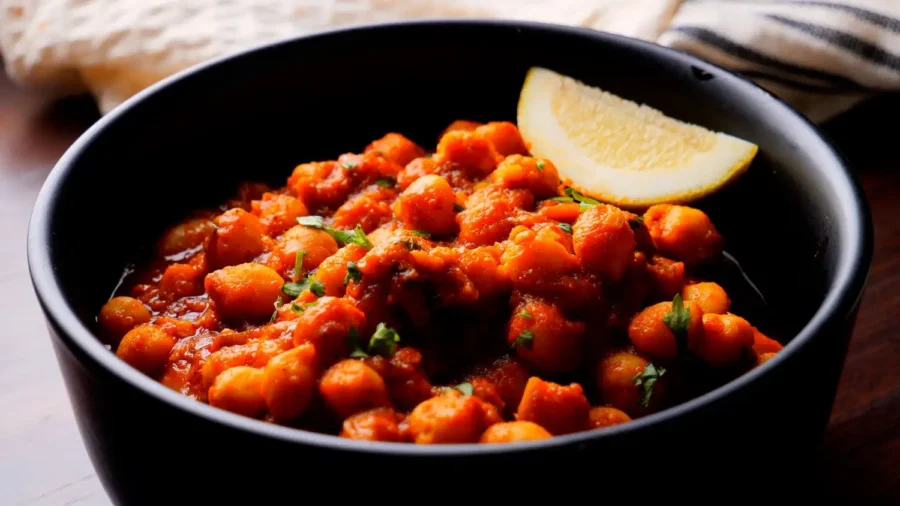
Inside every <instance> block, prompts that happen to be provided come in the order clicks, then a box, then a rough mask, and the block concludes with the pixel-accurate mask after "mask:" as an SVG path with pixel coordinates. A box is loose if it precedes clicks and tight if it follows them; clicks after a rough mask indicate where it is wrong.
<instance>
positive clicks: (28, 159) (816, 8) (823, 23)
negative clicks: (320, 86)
mask: <svg viewBox="0 0 900 506" xmlns="http://www.w3.org/2000/svg"><path fill="white" fill-rule="evenodd" d="M447 17H451V18H495V19H496V18H502V19H515V20H524V21H541V22H551V23H560V24H566V25H571V26H579V27H583V28H587V29H595V30H604V31H611V32H614V33H619V34H622V35H627V36H631V37H637V38H641V39H644V40H648V41H652V42H656V43H659V44H662V45H665V46H669V47H672V48H675V49H677V50H681V51H687V52H691V53H693V54H696V55H698V56H700V57H702V58H705V59H707V60H709V61H712V62H714V63H718V64H721V65H723V66H726V67H728V68H730V69H732V70H734V71H737V72H739V73H741V74H743V75H745V76H746V77H748V78H750V79H753V80H754V81H756V82H757V83H758V84H760V85H761V86H763V87H764V88H766V89H767V90H769V91H770V92H772V93H774V94H776V95H778V96H780V97H781V98H783V99H785V100H786V101H788V102H789V103H791V104H792V105H793V106H795V107H797V108H798V110H800V111H801V112H802V113H803V114H805V115H807V117H809V118H810V119H811V120H813V121H815V122H817V123H819V124H820V125H821V126H822V128H823V129H824V130H825V132H826V133H827V134H828V135H829V136H830V137H831V138H832V139H833V141H834V142H835V143H836V145H837V146H838V148H839V149H840V150H841V151H842V152H843V153H844V154H845V156H846V157H847V159H848V161H849V163H850V165H851V167H852V168H853V170H854V172H855V174H856V176H857V177H858V178H859V180H860V181H861V183H862V185H863V187H864V189H865V192H866V195H867V197H868V199H869V202H870V204H871V206H872V212H873V217H874V222H875V227H876V239H875V261H874V264H873V268H872V271H871V276H870V281H869V288H868V291H867V293H866V296H865V299H864V301H863V305H862V309H861V312H860V315H859V321H858V325H857V328H856V333H855V335H854V340H853V342H852V343H851V350H850V354H849V356H848V358H847V362H846V366H845V372H844V376H843V380H842V383H841V387H840V390H839V393H838V398H837V402H836V404H835V408H834V412H833V416H832V423H831V426H830V428H829V430H828V433H827V434H826V437H825V440H824V441H823V443H822V445H821V448H820V453H821V455H820V459H819V462H820V465H821V469H820V470H819V471H820V472H821V473H822V476H823V480H822V486H823V487H828V488H829V490H831V489H833V493H834V494H835V497H838V496H842V495H847V496H852V497H855V498H856V499H857V500H859V501H866V500H871V501H872V502H874V501H878V502H881V501H885V500H886V501H885V502H886V503H891V504H900V480H897V479H896V478H897V476H900V367H898V365H900V330H898V329H897V325H896V324H897V317H896V308H897V307H898V306H900V221H898V220H897V216H900V162H898V158H897V156H896V155H895V150H894V147H895V145H896V142H897V133H896V132H897V127H896V125H897V118H898V117H900V97H898V94H897V90H900V1H898V0H833V1H824V0H823V1H810V0H552V1H551V0H493V1H491V2H480V1H475V0H405V1H404V0H295V1H274V0H272V1H265V0H247V1H239V0H182V1H169V0H0V55H2V62H3V66H4V69H5V72H4V73H3V74H2V75H0V218H2V219H0V319H2V321H4V323H5V325H4V333H3V337H2V339H0V412H2V413H3V416H2V417H0V490H2V499H0V503H2V504H11V505H30V506H34V505H41V506H44V505H59V506H61V505H95V504H97V505H106V504H109V500H108V499H107V498H106V496H105V494H104V492H103V491H102V488H101V486H100V483H99V481H98V480H97V478H96V476H95V475H94V472H93V469H92V467H91V465H90V462H89V460H88V458H87V455H86V453H85V450H84V447H83V446H82V443H81V439H80V437H79V435H78V433H77V429H76V427H75V424H74V420H73V415H72V412H71V410H70V408H69V404H68V399H67V397H66V394H65V390H64V388H63V385H62V380H61V378H60V376H59V372H58V370H57V367H56V363H55V360H54V358H53V356H52V351H51V347H50V342H49V339H48V337H47V335H46V331H45V329H44V324H43V319H42V317H41V314H40V309H39V307H38V304H37V301H36V299H35V297H34V295H33V291H32V289H31V285H30V281H29V278H28V271H27V266H26V260H25V236H26V229H27V224H28V218H29V213H30V211H31V206H32V204H33V202H34V199H35V197H36V195H37V192H38V191H39V190H40V187H41V185H42V183H43V181H44V179H45V178H46V176H47V174H48V173H49V171H50V170H51V168H52V167H53V165H54V163H55V162H56V161H57V160H58V158H59V157H60V156H61V154H62V153H63V152H64V151H65V150H66V149H67V148H68V146H69V145H70V144H71V143H72V142H73V141H74V140H75V139H76V138H77V137H78V136H79V135H80V134H81V133H82V132H84V131H85V130H86V129H87V128H88V127H89V126H90V125H91V124H92V123H93V122H94V121H96V120H97V119H98V118H99V117H100V116H101V115H103V114H106V113H108V112H109V111H111V110H113V109H114V108H115V107H117V106H118V105H119V104H121V103H122V102H123V101H125V100H127V99H128V98H129V97H131V96H133V95H134V94H135V93H137V92H139V91H140V90H142V89H144V88H145V87H147V86H149V85H151V84H152V83H154V82H156V81H158V80H160V79H163V78H165V77H167V76H169V75H171V74H173V73H175V72H178V71H179V70H182V69H185V68H188V67H190V66H192V65H195V64H198V63H201V62H203V61H208V60H209V59H212V58H216V57H219V56H223V55H226V54H229V53H232V52H234V51H239V50H241V49H244V48H248V47H252V46H254V45H257V44H262V43H266V42H271V41H275V40H279V39H283V38H287V37H292V36H297V35H303V34H307V33H313V32H316V31H319V30H324V29H331V28H336V27H341V26H349V25H355V24H361V23H370V22H386V21H394V20H402V19H412V18H447ZM585 57H586V58H596V60H597V65H601V66H602V64H603V62H602V55H596V56H593V55H585ZM648 78H651V77H650V76H648ZM173 114H177V112H173ZM123 170H128V168H127V167H123ZM810 381H815V372H814V371H811V372H810ZM796 388H798V391H800V392H802V386H797V387H796ZM773 420H777V413H773Z"/></svg>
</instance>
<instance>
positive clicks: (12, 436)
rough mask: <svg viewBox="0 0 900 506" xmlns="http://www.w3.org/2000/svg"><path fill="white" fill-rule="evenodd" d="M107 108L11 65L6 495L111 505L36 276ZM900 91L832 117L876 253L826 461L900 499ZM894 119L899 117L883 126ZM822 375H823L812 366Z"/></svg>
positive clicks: (1, 455)
mask: <svg viewBox="0 0 900 506" xmlns="http://www.w3.org/2000/svg"><path fill="white" fill-rule="evenodd" d="M96 118H97V112H96V108H95V107H94V105H93V103H92V102H91V101H90V99H87V98H78V99H66V100H63V101H53V100H50V99H49V98H47V97H45V96H42V95H39V94H37V93H34V92H26V91H23V90H20V89H18V88H16V87H14V86H13V85H12V84H11V83H10V82H9V81H8V80H6V78H4V77H0V218H2V219H0V321H2V322H3V334H2V338H0V413H2V416H0V497H2V498H0V503H3V504H10V505H16V506H19V505H21V506H25V505H28V506H64V505H66V506H68V505H107V504H109V499H107V497H106V495H105V493H104V492H103V489H102V487H101V485H100V482H99V481H98V479H97V477H96V475H95V474H94V471H93V469H92V467H91V464H90V461H89V460H88V457H87V454H86V452H85V450H84V446H83V445H82V442H81V438H80V436H79V434H78V430H77V429H76V427H75V423H74V418H73V415H72V411H71V408H70V405H69V401H68V398H67V397H66V393H65V390H64V388H63V384H62V380H61V377H60V374H59V372H58V370H57V366H56V361H55V359H54V357H53V352H52V350H51V347H50V341H49V337H48V336H47V333H46V331H45V327H44V322H43V318H42V316H41V313H40V309H39V307H38V303H37V300H36V298H35V296H34V292H33V290H32V288H31V284H30V281H29V278H28V270H27V266H26V262H25V235H26V228H27V224H28V219H29V214H30V212H31V207H32V203H33V202H34V199H35V197H36V195H37V193H38V190H39V189H40V187H41V184H42V183H43V181H44V178H45V177H46V176H47V173H48V172H49V171H50V169H51V167H52V166H53V164H54V163H55V162H56V160H57V159H58V158H59V156H60V155H61V154H62V153H63V151H65V149H66V148H67V147H68V146H69V145H70V144H71V142H72V141H73V140H74V139H75V138H76V137H77V136H78V135H79V134H80V133H81V132H83V131H84V129H85V128H87V127H88V126H89V125H90V124H91V123H92V122H93V121H94V120H95V119H96ZM897 118H900V96H893V97H882V98H878V99H876V100H874V101H871V102H869V103H867V104H864V105H862V106H860V107H859V108H857V109H855V110H854V111H851V112H850V113H848V114H846V115H844V116H842V117H840V118H838V119H837V120H834V121H832V122H830V123H829V124H828V125H826V131H827V132H828V133H829V134H830V135H831V136H832V138H833V139H834V140H835V142H836V143H837V144H838V146H839V147H840V148H841V149H842V150H843V151H844V153H845V155H846V156H847V157H848V160H849V161H850V163H851V165H852V167H853V168H854V170H855V171H856V173H857V174H858V176H859V178H860V180H861V181H862V184H863V186H864V187H865V191H866V194H867V196H868V198H869V201H870V203H871V206H872V212H873V217H874V222H875V228H876V236H875V260H874V265H873V266H872V271H871V276H870V280H869V285H868V290H867V293H866V295H865V299H864V300H863V304H862V309H861V312H860V314H859V321H858V324H857V327H856V331H855V333H854V337H853V342H852V344H851V346H850V353H849V355H848V357H847V361H846V366H845V370H844V375H843V378H842V381H841V386H840V391H839V392H838V395H837V400H836V403H835V406H834V411H833V413H832V419H831V425H830V427H829V429H828V432H827V434H826V437H825V439H824V441H823V442H822V445H821V449H820V455H819V462H820V464H821V472H822V473H823V480H822V484H823V486H827V487H832V488H833V489H834V491H835V492H836V493H842V494H844V493H848V494H852V495H853V496H856V497H858V498H859V499H877V500H878V502H882V501H885V502H886V503H893V504H900V317H898V313H900V160H898V156H897V155H896V154H895V153H896V148H897V144H898V142H900V139H898V138H897V137H896V132H897V128H896V124H897ZM876 122H887V124H888V125H893V126H891V127H890V128H876V126H875V125H876ZM810 381H815V375H814V374H811V375H810Z"/></svg>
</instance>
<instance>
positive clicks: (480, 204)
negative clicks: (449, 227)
mask: <svg viewBox="0 0 900 506" xmlns="http://www.w3.org/2000/svg"><path fill="white" fill-rule="evenodd" d="M533 204H534V196H533V195H532V194H531V192H529V191H527V190H510V189H507V188H502V187H500V186H497V185H489V186H487V187H485V188H482V189H479V190H477V191H475V193H473V194H472V195H471V196H470V197H469V199H468V200H467V201H466V209H465V210H464V211H461V212H460V213H459V214H458V215H457V221H458V222H459V238H458V239H459V242H460V243H462V244H468V245H473V246H493V245H494V243H497V242H501V241H505V240H506V239H507V238H508V237H509V233H510V231H512V229H513V227H515V226H516V222H517V219H518V216H519V215H520V214H521V212H522V210H523V209H528V208H530V207H531V206H532V205H533Z"/></svg>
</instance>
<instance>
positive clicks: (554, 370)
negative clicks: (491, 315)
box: [507, 299, 585, 374]
mask: <svg viewBox="0 0 900 506" xmlns="http://www.w3.org/2000/svg"><path fill="white" fill-rule="evenodd" d="M507 342H508V343H510V344H511V345H513V346H515V349H516V355H517V356H518V357H519V359H521V360H522V362H523V363H525V364H526V365H527V366H528V367H530V368H531V369H532V370H534V371H537V372H540V373H545V374H558V373H567V372H572V371H575V370H577V369H578V368H579V367H580V366H581V365H582V363H583V359H584V356H585V353H584V352H585V341H584V323H582V322H572V321H569V320H567V319H566V318H565V316H563V314H562V312H560V310H559V308H557V307H556V306H555V305H553V304H550V303H548V302H545V301H542V300H539V299H530V300H527V301H526V302H525V303H523V304H519V305H518V306H517V307H516V309H515V312H514V313H513V317H512V319H511V320H510V322H509V330H508V334H507Z"/></svg>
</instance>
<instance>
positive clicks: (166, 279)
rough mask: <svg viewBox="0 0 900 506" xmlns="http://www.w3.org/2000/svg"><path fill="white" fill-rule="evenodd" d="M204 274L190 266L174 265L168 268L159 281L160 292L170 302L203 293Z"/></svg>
mask: <svg viewBox="0 0 900 506" xmlns="http://www.w3.org/2000/svg"><path fill="white" fill-rule="evenodd" d="M203 275H204V272H203V271H201V270H199V269H197V268H195V267H194V266H193V265H189V264H172V265H170V266H168V267H166V271H165V272H164V273H163V276H162V279H160V280H159V291H160V294H161V295H162V296H163V297H166V298H167V299H170V300H175V299H179V298H181V297H187V296H189V295H199V294H201V293H203Z"/></svg>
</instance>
